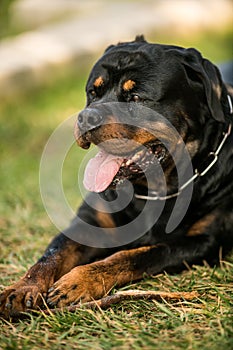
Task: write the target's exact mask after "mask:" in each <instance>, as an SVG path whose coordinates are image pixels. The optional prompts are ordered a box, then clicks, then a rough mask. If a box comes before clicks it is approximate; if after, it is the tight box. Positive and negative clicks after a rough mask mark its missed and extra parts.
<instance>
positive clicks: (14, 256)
mask: <svg viewBox="0 0 233 350" xmlns="http://www.w3.org/2000/svg"><path fill="white" fill-rule="evenodd" d="M229 35H230V34H229V31H227V33H225V36H224V35H223V33H221V34H219V35H217V36H216V35H215V34H214V35H212V39H210V33H207V34H206V36H204V35H202V36H199V37H197V38H196V37H195V38H190V39H189V41H188V40H187V38H186V39H184V38H182V39H179V38H178V39H176V40H173V42H174V43H175V44H182V45H185V46H196V47H198V48H199V49H200V48H203V49H204V54H205V56H206V57H209V58H210V59H211V60H214V61H218V60H220V59H229V58H231V51H230V49H229V47H230V43H229ZM162 39H163V38H162V37H161V35H160V41H162ZM169 40H170V41H172V39H169V38H168V37H166V38H165V37H164V40H163V41H166V42H168V41H169ZM211 40H213V41H212V43H214V44H212V43H211ZM227 42H228V45H227V44H226V43H227ZM220 47H221V50H219V48H220ZM202 51H203V50H202ZM86 77H87V74H85V73H83V75H81V76H80V75H79V76H73V77H68V78H67V79H64V80H59V81H57V82H56V83H55V84H51V85H50V86H47V87H41V88H40V89H37V90H36V91H33V92H31V93H30V94H28V95H25V96H21V97H19V98H18V99H15V100H13V101H8V102H5V103H4V102H3V101H1V104H0V118H1V123H0V139H1V142H0V154H1V162H0V184H1V187H0V198H1V200H0V235H1V236H0V237H1V240H0V272H1V277H0V284H1V285H0V288H3V286H6V285H9V284H10V283H11V282H12V281H14V280H16V279H17V278H18V277H19V276H21V275H22V274H23V273H24V272H25V271H26V270H27V268H28V267H29V266H30V265H31V264H32V263H34V262H35V261H36V259H37V258H39V257H40V255H41V253H42V252H43V250H44V248H45V247H46V245H47V244H48V242H49V241H50V239H51V237H53V236H54V235H55V233H56V232H57V231H56V228H55V227H54V226H53V224H52V223H51V222H50V220H49V218H48V217H47V215H46V212H45V210H44V208H43V205H42V202H41V198H40V191H39V182H38V172H39V162H40V157H41V154H42V151H43V147H44V145H45V143H46V140H47V139H48V137H49V135H50V134H51V132H52V131H53V130H54V128H55V127H56V126H57V125H59V123H61V122H62V121H63V120H64V119H66V118H68V117H69V116H70V115H72V114H74V113H76V112H77V111H78V110H79V109H81V108H83V106H84V104H85V99H84V84H85V79H86ZM83 154H84V152H83V151H81V150H80V149H78V148H76V147H75V146H74V147H72V149H71V151H70V152H69V154H68V156H67V159H66V161H65V166H64V174H63V175H64V188H65V192H66V194H67V196H68V199H69V201H70V203H71V204H72V206H73V207H74V209H75V207H76V206H77V205H78V204H79V202H80V196H79V193H78V191H77V189H76V186H75V184H76V181H77V179H76V176H77V175H76V174H77V172H76V169H77V165H78V163H79V162H80V160H81V158H82V156H83ZM74 168H75V171H74ZM75 172H76V173H75ZM231 261H232V258H231V259H228V262H225V263H223V264H222V265H221V266H220V267H218V268H216V269H211V268H210V267H208V266H206V265H205V266H203V267H194V268H193V269H192V270H190V271H187V272H184V273H183V274H181V275H174V276H169V275H166V274H165V275H159V276H155V277H150V278H149V277H145V279H144V280H143V281H142V282H141V283H136V284H134V285H133V286H132V285H131V286H126V287H125V288H126V289H127V288H128V289H129V288H130V289H131V288H137V289H140V288H141V289H146V290H147V289H153V290H161V291H197V292H198V293H199V297H198V298H197V299H196V300H193V301H192V302H186V301H181V302H173V303H168V302H166V301H164V302H161V303H158V302H155V301H138V302H131V301H127V302H123V303H121V304H118V305H115V306H113V307H112V308H110V309H108V310H106V311H101V310H98V311H91V310H79V311H77V312H76V313H75V314H69V313H61V314H56V315H54V316H43V315H38V316H33V317H31V318H30V319H29V320H24V321H20V322H19V323H17V324H11V323H9V322H7V321H4V320H1V321H0V325H1V333H0V349H9V350H10V349H12V350H13V349H23V350H27V349H28V350H29V349H30V350H31V349H38V348H41V349H75V348H77V349H142V348H144V349H167V350H173V349H192V350H193V349H194V350H195V349H202V350H205V349H212V350H215V349H216V350H221V349H224V350H225V349H226V350H227V349H229V350H230V349H232V348H233V326H232V325H233V312H232V310H233V296H232V290H233V282H232V281H233V264H232V262H231Z"/></svg>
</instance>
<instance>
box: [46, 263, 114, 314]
mask: <svg viewBox="0 0 233 350" xmlns="http://www.w3.org/2000/svg"><path fill="white" fill-rule="evenodd" d="M107 291H108V290H107V289H106V285H105V282H104V279H103V278H102V277H101V275H100V274H98V271H96V269H95V268H94V269H93V267H92V266H91V265H85V266H78V267H75V268H74V269H73V270H71V271H70V272H69V273H67V274H66V275H64V276H63V277H61V278H60V279H59V280H58V281H57V282H56V283H54V285H53V286H52V287H51V288H50V289H49V290H48V298H47V304H48V306H49V307H50V308H55V307H64V306H68V305H71V304H75V303H77V302H79V301H82V302H87V301H90V300H93V299H99V298H101V297H102V296H103V295H105V294H106V292H107Z"/></svg>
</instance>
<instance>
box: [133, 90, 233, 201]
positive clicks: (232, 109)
mask: <svg viewBox="0 0 233 350" xmlns="http://www.w3.org/2000/svg"><path fill="white" fill-rule="evenodd" d="M227 99H228V103H229V108H230V114H232V113H233V107H232V102H231V98H230V96H229V95H227ZM230 133H231V124H229V126H228V130H227V132H224V133H223V139H222V141H221V142H220V144H219V146H218V148H217V149H216V151H215V152H210V153H209V154H208V157H213V160H212V161H211V163H210V164H209V165H208V166H207V167H206V168H205V169H204V170H203V171H201V172H200V171H199V170H198V169H195V170H194V173H195V174H194V175H193V176H192V177H191V178H190V179H189V180H188V181H186V182H185V183H184V184H183V185H182V186H181V187H180V188H179V190H178V192H176V193H173V194H170V195H167V196H160V195H159V194H158V192H156V191H151V192H150V193H151V194H152V195H151V196H144V195H140V194H135V198H138V199H145V200H151V201H157V200H160V201H165V200H167V199H170V198H174V197H178V196H179V195H180V194H181V192H182V191H183V190H184V189H185V188H186V187H187V186H188V185H189V184H190V183H191V182H193V181H194V180H196V178H198V177H202V176H204V175H205V174H206V173H207V172H208V171H209V170H210V169H211V168H212V167H213V165H214V164H215V163H216V162H217V160H218V156H219V153H220V151H221V149H222V148H223V145H224V143H225V142H226V140H227V138H228V136H229V135H230Z"/></svg>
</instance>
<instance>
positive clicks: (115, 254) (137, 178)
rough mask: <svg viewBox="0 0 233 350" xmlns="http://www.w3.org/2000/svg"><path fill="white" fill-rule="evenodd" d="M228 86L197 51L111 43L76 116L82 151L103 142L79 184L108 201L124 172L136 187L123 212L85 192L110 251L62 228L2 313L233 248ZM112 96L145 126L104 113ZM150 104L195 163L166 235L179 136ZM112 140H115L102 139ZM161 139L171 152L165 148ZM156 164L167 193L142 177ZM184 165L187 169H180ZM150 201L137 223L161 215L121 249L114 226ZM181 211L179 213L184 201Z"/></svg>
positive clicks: (176, 190)
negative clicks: (187, 195)
mask: <svg viewBox="0 0 233 350" xmlns="http://www.w3.org/2000/svg"><path fill="white" fill-rule="evenodd" d="M230 89H231V88H230V86H227V85H226V84H224V83H223V81H222V78H221V75H220V73H219V71H218V69H217V68H216V67H215V66H214V65H213V64H212V63H210V62H209V61H208V60H206V59H204V58H202V56H201V54H200V53H199V52H198V51H196V50H195V49H184V48H181V47H176V46H169V45H156V44H150V43H147V42H146V41H145V40H144V38H143V37H137V38H136V39H135V41H133V42H129V43H120V44H118V45H116V46H110V47H109V48H108V49H107V50H106V51H105V53H104V55H103V57H102V58H101V59H100V60H99V61H98V62H97V63H96V65H95V66H94V68H93V70H92V72H91V74H90V77H89V80H88V83H87V107H86V108H85V109H84V110H83V111H82V112H81V113H80V114H79V116H78V121H77V128H76V131H75V134H76V139H77V142H78V144H79V146H81V147H83V148H89V146H90V144H91V143H94V144H96V145H98V144H99V145H100V147H101V150H100V153H99V154H98V155H97V156H96V158H95V159H94V160H92V161H91V162H90V163H89V164H88V169H87V172H86V175H85V184H86V187H87V188H89V190H91V191H93V192H101V197H99V198H101V200H102V199H103V197H105V206H106V207H107V206H110V205H111V203H112V202H111V201H112V200H113V199H114V198H115V197H114V196H115V186H116V185H120V186H118V191H121V188H122V191H123V192H124V182H125V179H127V180H129V181H130V182H131V183H132V184H133V187H134V196H133V198H132V200H131V201H130V203H128V205H127V207H126V208H125V209H124V210H121V211H118V212H116V211H115V212H114V213H109V211H108V212H106V211H105V210H104V208H103V205H102V204H101V205H100V206H99V207H98V196H99V195H96V194H94V193H93V194H90V196H93V202H94V201H96V203H95V204H96V206H95V208H97V209H93V208H92V207H91V206H90V205H88V204H86V203H84V204H83V206H82V207H81V208H80V210H79V213H78V215H79V217H81V218H82V220H84V221H85V222H87V223H89V224H90V226H91V225H92V226H93V227H100V228H101V227H102V228H105V229H106V228H109V231H110V229H111V230H113V231H111V235H112V232H114V230H115V232H116V234H115V236H114V240H115V242H116V244H115V245H114V244H112V248H109V247H108V248H104V245H103V244H102V245H101V244H100V245H99V246H98V243H96V244H93V245H92V246H88V245H83V244H80V243H77V241H78V240H79V239H76V241H75V239H74V240H72V239H71V238H70V237H72V235H69V234H67V235H66V234H64V233H61V234H59V235H58V236H57V237H56V238H55V239H54V240H53V241H52V243H51V244H50V245H49V247H48V248H47V250H46V251H45V253H44V255H43V256H42V258H41V259H40V260H39V261H38V262H37V263H36V264H35V265H34V266H32V267H31V268H30V269H29V271H28V272H27V273H26V275H25V276H24V277H22V278H21V279H20V280H19V281H18V282H16V283H15V284H13V285H12V286H10V287H7V288H6V289H5V290H4V291H3V293H2V294H1V296H0V312H1V314H3V315H5V316H8V315H15V314H17V313H19V312H21V311H25V310H28V309H33V308H36V307H37V306H38V305H40V304H41V299H42V298H41V296H43V297H44V299H45V300H46V301H47V303H48V305H49V306H51V307H54V306H59V307H60V306H65V305H69V304H71V303H75V302H78V301H79V300H82V301H87V300H91V299H97V298H100V297H102V296H104V295H105V294H106V293H108V292H109V291H110V290H111V289H112V288H113V286H121V285H123V284H126V283H130V282H132V281H135V280H139V279H140V278H142V277H143V274H145V273H146V274H157V273H160V272H163V271H168V272H179V271H181V270H182V269H184V268H185V266H187V264H188V265H192V264H199V263H200V264H201V263H202V262H203V260H206V261H207V262H208V263H209V264H217V263H218V260H219V256H220V255H221V256H225V255H226V254H227V253H228V252H229V251H230V250H231V248H232V246H233V131H232V130H231V123H232V120H233V119H232V118H233V114H232V99H231V98H232V97H230V94H231V93H230ZM118 102H122V103H124V105H125V106H128V107H127V108H128V115H129V119H130V118H131V119H132V120H134V121H135V120H137V123H138V124H137V125H144V126H146V125H148V126H149V129H150V130H149V129H147V128H146V127H140V126H134V125H127V120H125V119H124V121H125V122H121V121H120V119H119V118H118V116H117V117H116V116H115V115H114V113H108V112H107V111H106V110H105V112H103V108H102V107H101V106H102V105H105V104H106V103H107V105H108V104H109V103H118ZM148 110H153V111H155V112H156V113H157V114H159V115H162V116H163V117H164V120H167V121H168V122H169V123H170V124H171V125H173V127H174V128H175V129H176V130H177V133H178V134H179V135H180V136H181V137H182V140H183V141H184V143H185V145H186V150H188V153H189V155H190V158H191V161H192V167H193V169H196V172H195V173H194V174H193V176H192V178H191V180H190V181H189V180H187V181H186V183H185V184H181V185H183V190H184V191H183V192H185V191H186V189H188V187H189V186H188V184H189V183H190V184H191V183H192V185H193V193H192V198H191V201H190V203H189V206H188V208H186V213H185V215H184V217H183V219H182V221H181V222H180V223H179V225H178V226H177V227H176V228H174V230H173V232H171V233H170V234H167V233H166V232H165V230H166V225H167V222H168V220H169V217H170V215H171V213H172V210H173V208H174V205H175V202H176V200H177V198H179V195H180V194H181V192H182V191H181V188H180V185H179V186H178V178H177V177H178V174H177V169H176V164H174V160H173V157H172V155H171V154H172V152H173V151H174V152H175V151H176V150H177V149H178V148H179V147H178V146H179V141H178V139H177V138H176V137H175V136H174V134H173V133H172V132H171V129H170V128H169V127H168V124H166V122H164V123H163V122H161V121H159V122H158V120H157V119H156V118H155V119H153V118H154V117H153V113H152V114H150V113H147V112H144V111H148ZM124 113H125V112H124ZM103 118H104V119H105V120H104V122H106V121H107V122H106V123H103ZM140 123H141V124H140ZM112 139H114V140H116V141H119V142H118V143H117V144H114V143H111V142H110V143H108V142H107V141H108V140H112ZM127 140H131V141H132V140H134V141H135V143H136V144H137V145H142V146H143V150H142V149H140V147H136V146H135V147H133V146H132V143H130V142H129V145H128V142H127ZM161 140H162V141H163V140H164V142H162V141H161ZM168 143H169V150H168V147H165V146H164V145H165V144H166V145H167V144H168ZM102 145H103V146H102ZM179 152H180V153H179V157H178V159H180V163H181V164H182V152H181V151H179ZM135 159H137V162H136V161H135ZM156 162H157V163H159V164H160V166H161V167H162V169H163V174H164V176H165V180H166V191H167V194H166V195H165V196H164V189H163V186H162V183H161V179H160V178H159V176H158V174H154V177H153V172H152V174H150V179H153V181H149V182H148V181H147V178H146V176H145V172H144V170H145V166H146V170H148V171H149V172H150V168H151V167H153V164H154V163H156ZM182 171H183V174H185V166H183V168H182ZM155 192H156V193H157V194H158V193H159V197H160V198H158V200H156V198H153V196H154V193H155ZM162 196H164V197H162ZM147 200H148V201H149V202H150V209H149V212H148V213H149V216H148V217H144V220H147V219H148V220H149V221H150V217H153V215H154V211H153V208H154V210H155V211H156V210H157V209H156V206H157V205H158V202H161V200H162V201H163V202H164V208H163V211H162V213H161V215H160V217H159V218H158V220H156V221H155V223H154V224H153V225H152V227H149V226H148V227H149V228H148V231H147V232H146V233H144V234H143V235H142V237H136V238H137V239H136V240H134V241H133V242H131V243H127V244H123V245H122V246H120V240H119V241H118V236H117V234H118V232H119V231H118V230H117V227H121V226H122V225H125V224H127V223H130V222H131V221H133V220H135V219H136V218H137V217H138V216H139V215H140V213H141V211H143V208H144V207H145V203H146V202H147ZM91 201H92V197H89V203H90V202H91ZM101 203H102V202H101ZM98 208H99V210H98ZM180 210H184V208H183V207H182V205H181V209H180ZM148 213H147V214H148ZM152 221H153V220H152ZM67 232H68V231H67ZM72 232H73V234H75V232H76V233H77V238H78V237H81V236H78V234H81V235H86V236H87V235H88V234H89V232H88V230H86V228H85V225H82V222H81V221H77V222H76V221H74V223H73V225H72ZM105 232H106V230H105ZM90 234H91V232H90ZM129 234H131V235H132V234H133V232H129ZM74 238H75V237H74ZM131 240H132V239H131ZM90 245H91V244H90ZM99 247H100V248H99ZM220 251H221V254H219V252H220Z"/></svg>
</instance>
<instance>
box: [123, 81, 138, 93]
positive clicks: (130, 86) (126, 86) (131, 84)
mask: <svg viewBox="0 0 233 350" xmlns="http://www.w3.org/2000/svg"><path fill="white" fill-rule="evenodd" d="M135 84H136V83H135V81H133V80H127V81H125V82H124V84H123V90H124V91H129V90H132V89H133V87H134V86H135Z"/></svg>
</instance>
